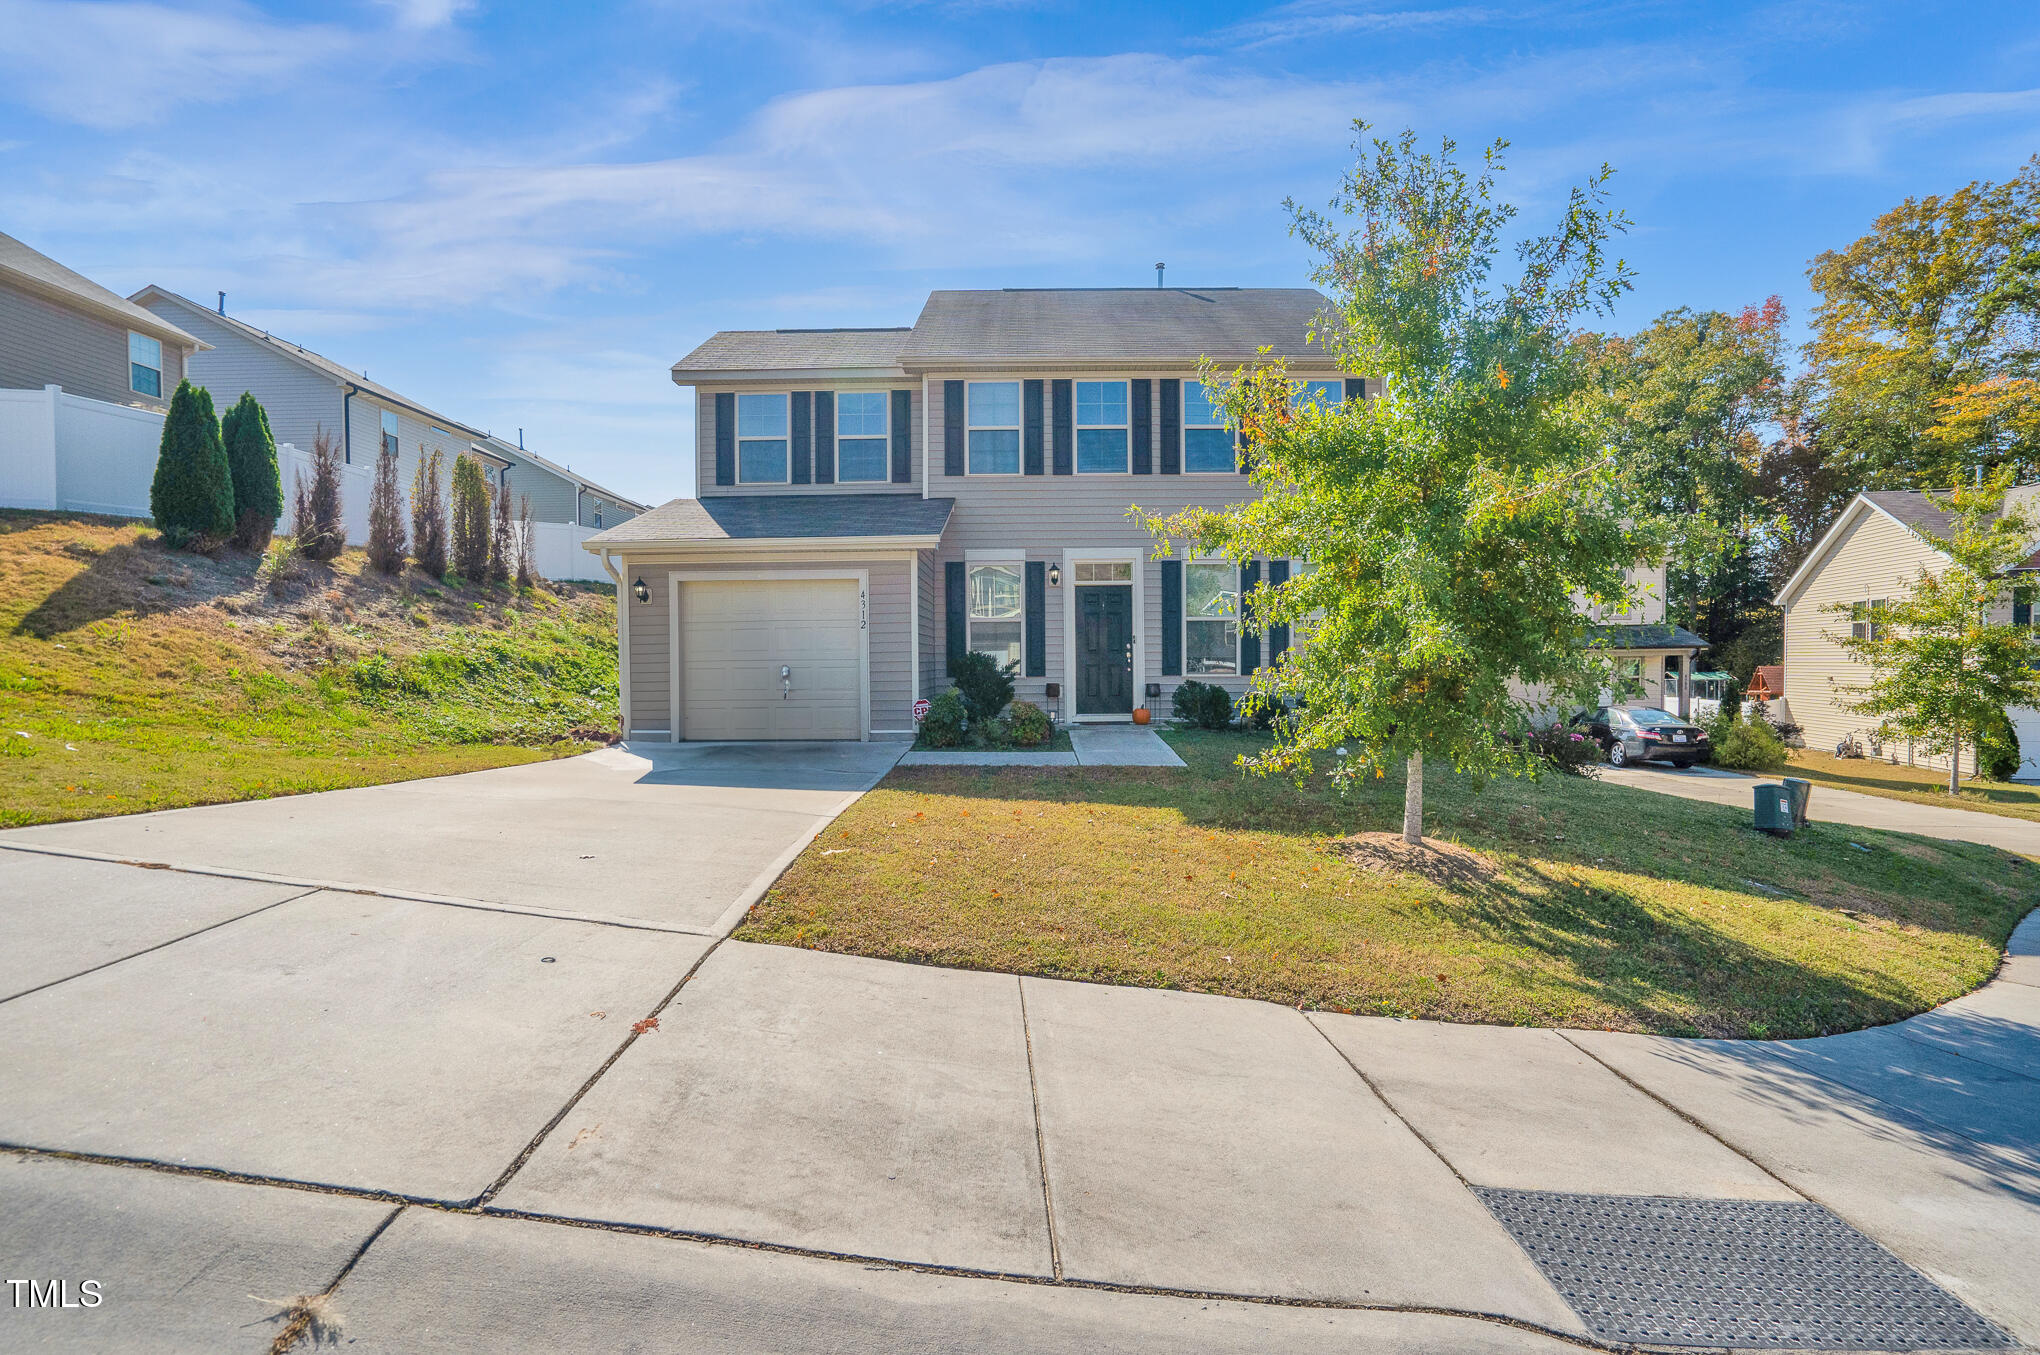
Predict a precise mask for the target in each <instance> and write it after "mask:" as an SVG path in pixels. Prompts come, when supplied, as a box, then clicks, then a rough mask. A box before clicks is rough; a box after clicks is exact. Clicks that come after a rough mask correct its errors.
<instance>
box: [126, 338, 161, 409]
mask: <svg viewBox="0 0 2040 1355" xmlns="http://www.w3.org/2000/svg"><path fill="white" fill-rule="evenodd" d="M136 339H147V340H148V341H149V342H150V343H153V344H154V345H156V365H155V366H153V367H151V366H149V364H148V363H146V362H136V361H135V340H136ZM127 357H128V393H129V394H131V395H139V396H142V397H143V398H145V399H149V400H168V399H169V398H170V397H169V396H168V395H166V394H164V392H163V376H164V372H163V341H162V340H161V339H158V338H155V337H154V336H152V335H148V334H144V333H142V332H141V331H140V330H138V329H131V330H129V331H128V351H127ZM137 367H140V368H141V369H143V370H144V371H149V372H154V373H155V374H156V393H155V394H154V395H150V394H149V393H148V392H147V391H145V390H143V389H142V388H141V387H139V386H137V385H136V384H135V368H137Z"/></svg>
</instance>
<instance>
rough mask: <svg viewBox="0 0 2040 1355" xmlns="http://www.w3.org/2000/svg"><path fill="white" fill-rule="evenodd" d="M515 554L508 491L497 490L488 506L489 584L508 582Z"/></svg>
mask: <svg viewBox="0 0 2040 1355" xmlns="http://www.w3.org/2000/svg"><path fill="white" fill-rule="evenodd" d="M516 554H517V520H516V519H515V518H513V517H512V516H511V515H510V491H509V490H508V489H499V490H497V491H496V492H495V494H494V495H492V496H491V503H490V505H489V582H490V583H508V582H510V568H511V565H512V564H513V563H514V557H515V556H516Z"/></svg>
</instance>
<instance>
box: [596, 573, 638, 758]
mask: <svg viewBox="0 0 2040 1355" xmlns="http://www.w3.org/2000/svg"><path fill="white" fill-rule="evenodd" d="M596 558H598V559H599V560H601V561H602V572H603V573H605V574H607V575H608V576H609V577H610V579H611V580H613V581H614V582H615V584H616V732H617V733H618V734H620V735H621V736H622V737H623V741H624V742H625V743H629V742H630V604H631V601H632V599H631V596H630V588H629V586H628V585H626V584H625V583H624V581H623V574H622V573H621V572H620V571H618V569H617V567H616V566H615V565H613V564H611V563H610V559H609V552H608V551H603V552H602V553H601V555H599V556H597V557H596Z"/></svg>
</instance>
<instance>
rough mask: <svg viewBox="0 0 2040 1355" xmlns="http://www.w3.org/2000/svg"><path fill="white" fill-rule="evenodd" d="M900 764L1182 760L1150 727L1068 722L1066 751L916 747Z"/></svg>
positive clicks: (1150, 763)
mask: <svg viewBox="0 0 2040 1355" xmlns="http://www.w3.org/2000/svg"><path fill="white" fill-rule="evenodd" d="M900 765H901V766H903V767H1180V766H1182V765H1183V759H1182V758H1180V757H1177V756H1176V750H1175V749H1173V748H1171V747H1169V745H1168V744H1166V743H1164V742H1163V741H1162V738H1161V736H1160V735H1159V734H1157V733H1155V731H1154V729H1153V728H1152V727H1151V726H1144V725H1117V724H1112V725H1071V726H1070V751H1069V752H1067V753H1027V752H1010V753H1008V752H995V751H992V750H989V749H963V750H961V751H958V752H938V751H934V750H916V751H914V752H911V753H908V754H907V755H906V756H905V757H903V758H901V759H900Z"/></svg>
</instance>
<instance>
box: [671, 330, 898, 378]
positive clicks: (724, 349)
mask: <svg viewBox="0 0 2040 1355" xmlns="http://www.w3.org/2000/svg"><path fill="white" fill-rule="evenodd" d="M912 332H913V331H911V330H909V329H906V328H904V327H901V328H897V329H726V330H723V331H722V332H720V333H718V334H714V335H711V336H710V337H709V339H708V341H707V342H706V343H704V344H702V345H701V346H700V347H699V348H697V349H695V350H694V351H693V352H692V353H689V354H688V355H687V356H686V357H684V358H682V359H680V361H678V362H676V363H674V364H673V370H674V371H675V372H769V371H785V370H801V369H806V368H819V367H884V368H891V369H897V368H898V367H899V365H900V347H901V345H903V344H904V343H905V342H906V340H907V336H908V335H909V334H910V333H912Z"/></svg>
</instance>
